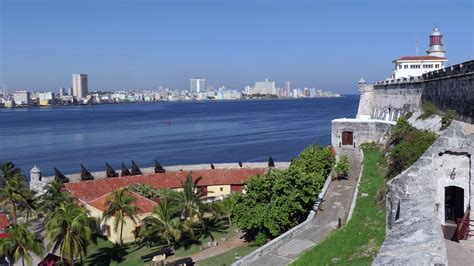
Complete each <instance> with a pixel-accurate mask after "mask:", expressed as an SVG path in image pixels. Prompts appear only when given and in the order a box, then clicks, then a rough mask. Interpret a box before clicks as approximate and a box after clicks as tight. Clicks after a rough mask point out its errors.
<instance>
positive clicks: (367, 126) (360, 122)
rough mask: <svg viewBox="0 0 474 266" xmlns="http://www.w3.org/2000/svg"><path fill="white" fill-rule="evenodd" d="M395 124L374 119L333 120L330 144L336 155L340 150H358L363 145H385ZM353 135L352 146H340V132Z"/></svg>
mask: <svg viewBox="0 0 474 266" xmlns="http://www.w3.org/2000/svg"><path fill="white" fill-rule="evenodd" d="M394 125H395V122H391V121H384V120H374V119H346V118H340V119H334V120H333V121H332V123H331V144H332V146H333V147H334V149H335V150H336V153H337V154H339V153H341V149H342V148H351V146H352V148H354V149H359V147H360V145H361V144H363V143H371V142H374V143H378V144H386V143H387V140H388V138H389V136H390V132H391V130H392V127H393V126H394ZM344 131H349V132H352V133H353V144H352V145H342V136H341V135H342V132H344Z"/></svg>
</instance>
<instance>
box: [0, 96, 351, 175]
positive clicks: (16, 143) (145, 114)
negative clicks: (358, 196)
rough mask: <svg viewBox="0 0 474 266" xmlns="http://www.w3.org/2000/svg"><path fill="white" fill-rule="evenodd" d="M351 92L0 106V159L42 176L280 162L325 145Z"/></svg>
mask: <svg viewBox="0 0 474 266" xmlns="http://www.w3.org/2000/svg"><path fill="white" fill-rule="evenodd" d="M358 100H359V96H358V95H351V96H346V97H341V98H327V99H324V98H321V99H295V100H261V101H215V102H186V103H184V102H175V103H156V104H117V105H96V106H80V107H57V108H31V109H0V121H1V123H0V162H3V161H5V160H11V161H13V162H14V163H15V164H17V165H18V166H20V167H21V168H22V170H23V172H24V173H27V172H28V171H29V169H31V167H32V166H33V165H34V164H36V165H38V167H40V168H41V169H42V171H43V174H47V175H48V174H52V172H53V170H52V168H53V167H54V166H56V167H58V168H59V169H60V170H61V171H62V172H63V173H65V174H67V173H76V172H79V171H80V168H79V165H80V164H81V163H83V164H84V165H85V166H86V167H87V168H88V169H89V170H91V171H98V170H103V169H105V165H104V164H105V162H108V163H109V164H111V165H112V166H114V167H116V168H119V167H120V163H122V162H125V163H126V164H127V165H128V166H129V165H130V161H131V160H132V159H133V160H135V161H136V162H137V164H138V165H139V166H140V167H151V166H152V165H153V159H157V160H159V161H160V162H161V163H162V164H164V165H175V164H195V163H211V162H212V163H220V162H238V161H239V160H241V161H265V160H267V159H268V156H269V155H271V156H272V157H273V158H274V159H275V160H276V161H288V160H290V159H291V158H292V157H293V156H296V155H297V154H298V153H299V152H300V151H301V150H303V149H304V147H306V146H308V145H309V144H312V143H317V144H321V145H328V144H330V141H331V140H330V139H331V135H330V134H331V120H332V119H334V118H341V117H354V116H355V114H356V112H357V106H358Z"/></svg>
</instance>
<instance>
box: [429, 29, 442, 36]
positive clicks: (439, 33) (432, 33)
mask: <svg viewBox="0 0 474 266" xmlns="http://www.w3.org/2000/svg"><path fill="white" fill-rule="evenodd" d="M439 35H442V34H441V32H440V31H439V30H438V28H434V29H433V31H432V32H431V34H430V36H439Z"/></svg>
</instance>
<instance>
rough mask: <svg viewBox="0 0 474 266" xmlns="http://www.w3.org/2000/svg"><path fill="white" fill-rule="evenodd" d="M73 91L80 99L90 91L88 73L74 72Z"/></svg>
mask: <svg viewBox="0 0 474 266" xmlns="http://www.w3.org/2000/svg"><path fill="white" fill-rule="evenodd" d="M72 93H73V95H74V96H76V97H77V98H78V99H83V98H85V97H86V96H87V94H88V93H89V90H88V87H87V75H86V74H72Z"/></svg>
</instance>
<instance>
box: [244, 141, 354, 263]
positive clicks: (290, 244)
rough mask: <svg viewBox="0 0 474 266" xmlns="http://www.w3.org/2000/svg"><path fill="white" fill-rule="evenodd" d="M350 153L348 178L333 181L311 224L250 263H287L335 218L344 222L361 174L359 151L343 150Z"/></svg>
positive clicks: (322, 235) (325, 231)
mask: <svg viewBox="0 0 474 266" xmlns="http://www.w3.org/2000/svg"><path fill="white" fill-rule="evenodd" d="M344 153H346V154H347V155H348V156H349V162H350V172H349V178H348V180H340V181H332V182H331V183H330V185H329V189H328V191H327V193H326V197H325V198H324V201H323V203H322V204H321V208H320V211H319V212H318V213H317V214H316V215H315V217H314V218H313V220H312V221H311V226H310V227H307V228H305V229H302V230H301V231H300V232H298V233H297V234H296V235H295V236H294V237H293V238H292V239H291V240H289V241H287V242H285V243H282V244H280V245H277V246H275V247H274V248H273V249H272V250H270V252H269V253H267V254H265V255H263V256H262V257H260V258H259V259H258V260H256V261H254V262H252V263H251V264H252V265H272V266H273V265H288V264H289V263H290V262H291V261H293V260H295V259H296V258H297V257H298V256H300V255H301V254H302V253H303V252H304V251H305V250H306V249H308V248H311V247H313V246H315V245H317V244H318V243H319V242H321V240H323V239H324V238H325V237H326V236H327V235H328V233H329V232H331V231H332V230H334V229H336V228H337V226H338V219H339V218H341V219H342V223H343V224H344V223H345V221H346V219H347V215H348V213H349V209H350V206H351V203H352V197H353V195H354V190H355V187H356V184H357V179H358V177H359V173H360V167H361V161H360V154H359V153H358V151H354V150H352V149H351V150H348V151H344Z"/></svg>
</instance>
